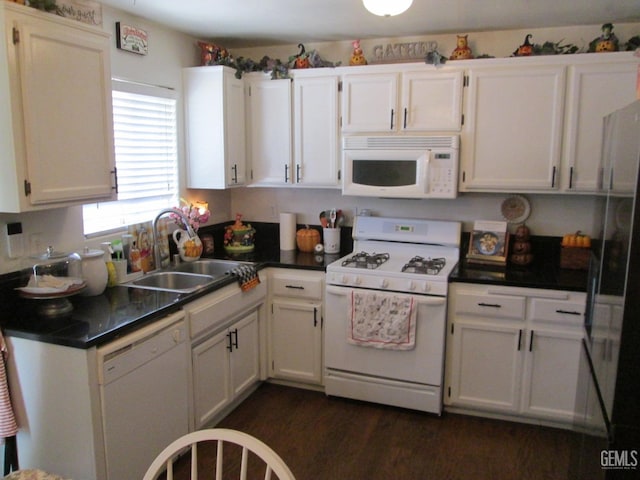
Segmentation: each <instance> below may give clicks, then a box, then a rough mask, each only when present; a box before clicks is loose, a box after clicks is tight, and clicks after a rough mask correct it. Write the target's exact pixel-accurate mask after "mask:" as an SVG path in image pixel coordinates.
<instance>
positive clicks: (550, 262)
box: [449, 234, 588, 292]
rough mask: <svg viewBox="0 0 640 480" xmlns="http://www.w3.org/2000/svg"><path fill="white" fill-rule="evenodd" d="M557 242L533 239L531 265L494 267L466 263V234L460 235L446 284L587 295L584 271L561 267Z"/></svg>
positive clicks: (551, 238) (552, 239)
mask: <svg viewBox="0 0 640 480" xmlns="http://www.w3.org/2000/svg"><path fill="white" fill-rule="evenodd" d="M560 241H561V239H560V238H558V237H532V238H531V244H532V253H533V256H534V257H533V258H534V260H533V262H532V263H531V264H530V265H527V266H525V267H523V266H518V265H513V264H510V263H508V264H507V266H505V267H495V266H485V265H478V264H473V263H469V262H467V260H466V259H465V256H466V255H465V252H467V250H468V234H463V239H462V245H461V249H460V251H461V252H462V253H461V255H460V257H461V259H460V262H459V263H458V266H457V267H456V268H455V269H454V271H453V272H452V273H451V276H450V277H449V281H450V282H466V283H482V284H490V285H502V286H509V287H529V288H545V289H550V290H570V291H576V292H586V291H587V280H588V279H587V276H588V272H587V271H586V270H567V269H561V268H560V248H561V247H560Z"/></svg>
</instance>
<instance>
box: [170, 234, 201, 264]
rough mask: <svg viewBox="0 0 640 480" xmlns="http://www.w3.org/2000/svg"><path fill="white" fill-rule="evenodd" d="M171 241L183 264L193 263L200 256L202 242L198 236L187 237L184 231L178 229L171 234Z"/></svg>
mask: <svg viewBox="0 0 640 480" xmlns="http://www.w3.org/2000/svg"><path fill="white" fill-rule="evenodd" d="M173 241H174V242H176V245H177V246H178V253H179V254H180V258H181V259H182V261H183V262H194V261H196V260H198V259H199V258H200V256H201V255H202V241H201V240H200V237H198V235H194V236H193V237H189V234H188V233H187V232H186V231H185V230H182V229H178V230H174V232H173Z"/></svg>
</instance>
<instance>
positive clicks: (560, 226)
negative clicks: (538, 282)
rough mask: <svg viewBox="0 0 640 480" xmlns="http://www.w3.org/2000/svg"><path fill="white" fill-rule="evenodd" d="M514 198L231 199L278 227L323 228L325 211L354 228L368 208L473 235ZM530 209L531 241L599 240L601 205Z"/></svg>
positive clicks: (255, 192) (309, 194)
mask: <svg viewBox="0 0 640 480" xmlns="http://www.w3.org/2000/svg"><path fill="white" fill-rule="evenodd" d="M508 196H509V194H506V193H505V194H499V193H496V194H491V193H473V194H461V195H460V196H459V197H458V198H457V199H456V200H401V199H381V198H364V197H343V196H342V195H341V194H340V192H339V191H331V190H304V191H301V190H300V189H276V188H255V189H254V188H246V189H242V190H235V191H234V192H233V193H232V203H231V207H232V209H233V211H234V212H241V213H245V212H246V215H245V217H246V218H247V219H251V220H254V221H261V222H278V221H279V218H278V215H279V213H280V212H292V213H296V214H297V215H296V220H297V222H298V223H301V224H303V223H308V224H314V225H318V224H319V223H320V221H319V218H318V216H319V214H320V211H321V210H326V209H329V208H339V209H341V210H342V211H343V212H344V214H345V215H346V224H347V225H351V224H352V221H353V216H354V215H356V214H357V213H358V212H359V211H360V210H362V209H363V208H367V209H370V210H371V211H372V212H373V213H374V214H376V215H381V216H398V217H408V218H428V219H433V220H456V221H461V222H463V230H464V231H470V230H471V229H472V226H473V222H474V221H475V220H503V218H502V215H501V213H500V206H501V204H502V202H503V201H504V200H505V199H506V198H507V197H508ZM525 196H526V197H527V198H528V199H529V201H530V203H531V215H530V217H529V219H528V220H527V225H528V226H529V228H530V229H531V233H532V235H555V236H562V235H563V234H565V233H568V232H575V231H576V230H581V231H583V232H585V233H588V234H589V235H593V236H596V237H597V236H598V233H599V232H597V231H595V229H596V228H597V226H596V225H594V216H593V213H594V211H595V208H596V206H597V205H598V200H597V199H596V198H594V197H579V196H561V195H525Z"/></svg>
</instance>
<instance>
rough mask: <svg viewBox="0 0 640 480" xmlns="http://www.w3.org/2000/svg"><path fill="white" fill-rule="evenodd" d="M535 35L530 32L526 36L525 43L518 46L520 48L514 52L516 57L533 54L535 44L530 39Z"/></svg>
mask: <svg viewBox="0 0 640 480" xmlns="http://www.w3.org/2000/svg"><path fill="white" fill-rule="evenodd" d="M531 37H533V35H531V34H530V33H529V34H527V35H526V36H525V37H524V43H523V44H522V45H520V46H519V47H518V49H517V50H516V51H515V52H513V54H514V55H515V56H516V57H528V56H530V55H533V45H532V44H531V42H529V39H530V38H531Z"/></svg>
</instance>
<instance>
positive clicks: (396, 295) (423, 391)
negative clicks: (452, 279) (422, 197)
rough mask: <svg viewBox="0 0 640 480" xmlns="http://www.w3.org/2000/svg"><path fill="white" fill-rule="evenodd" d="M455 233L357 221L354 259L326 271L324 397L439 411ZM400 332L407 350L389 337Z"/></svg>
mask: <svg viewBox="0 0 640 480" xmlns="http://www.w3.org/2000/svg"><path fill="white" fill-rule="evenodd" d="M460 234H461V224H460V223H459V222H448V221H434V220H419V219H403V218H386V217H356V219H355V224H354V227H353V238H354V250H353V252H352V253H350V254H348V255H346V256H345V257H343V258H340V259H339V260H336V261H335V262H333V263H331V264H330V265H329V266H328V267H327V279H326V314H325V339H324V342H325V343H324V352H325V377H324V380H325V387H326V393H327V395H335V396H341V397H347V398H355V399H359V400H366V401H372V402H377V403H383V404H388V405H395V406H399V407H405V408H411V409H416V410H422V411H427V412H432V413H437V414H440V413H441V412H442V378H443V373H444V343H445V326H446V297H447V289H448V277H449V274H450V273H451V271H452V270H453V269H454V268H455V266H456V265H457V263H458V258H459V254H460ZM389 305H391V307H390V308H388V306H389ZM405 307H406V308H405ZM399 311H402V312H406V316H404V317H403V316H401V315H399V314H398V312H399ZM363 312H365V313H363ZM367 312H369V313H367ZM371 312H373V313H371ZM403 315H404V314H403ZM385 323H388V325H384V324H385ZM363 325H364V326H365V327H366V328H368V329H369V331H363V330H362V329H363V328H365V327H363ZM372 325H374V326H372ZM411 328H413V330H411ZM405 330H406V333H407V338H409V337H408V335H409V333H411V342H407V344H406V345H400V343H402V342H396V341H395V339H394V338H391V337H389V335H390V334H389V332H395V333H398V332H401V333H402V335H404V334H405ZM356 331H357V332H358V335H363V336H364V337H367V340H366V341H362V339H359V338H356V337H355V336H354V332H356ZM380 332H383V333H380ZM380 335H386V336H382V337H381V336H380Z"/></svg>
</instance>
